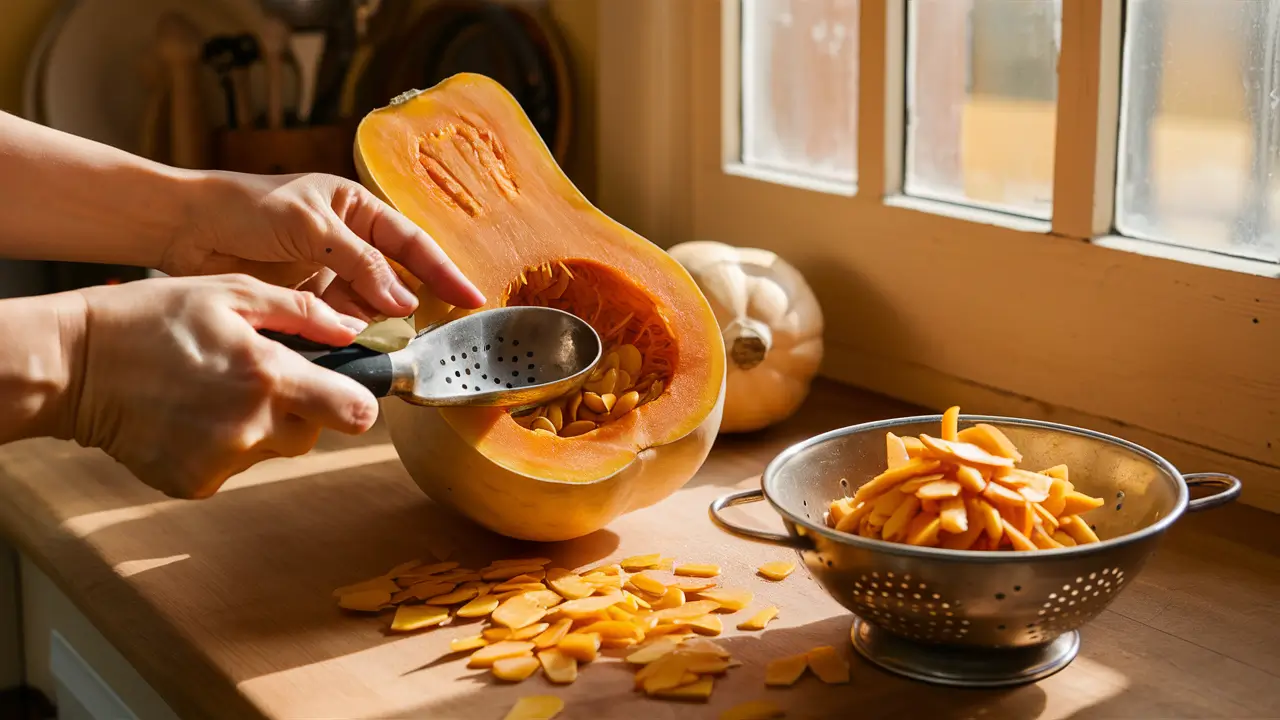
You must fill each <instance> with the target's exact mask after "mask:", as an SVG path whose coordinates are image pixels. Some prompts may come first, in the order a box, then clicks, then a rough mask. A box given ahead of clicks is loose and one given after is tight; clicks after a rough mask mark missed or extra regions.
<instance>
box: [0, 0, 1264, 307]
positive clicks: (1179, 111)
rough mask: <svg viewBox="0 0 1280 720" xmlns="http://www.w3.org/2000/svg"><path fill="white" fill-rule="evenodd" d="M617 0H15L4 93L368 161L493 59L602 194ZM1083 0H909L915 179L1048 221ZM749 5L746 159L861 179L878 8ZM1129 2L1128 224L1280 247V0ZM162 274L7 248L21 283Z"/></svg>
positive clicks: (51, 114) (242, 163) (235, 157)
mask: <svg viewBox="0 0 1280 720" xmlns="http://www.w3.org/2000/svg"><path fill="white" fill-rule="evenodd" d="M605 1H609V2H645V1H646V0H503V1H502V2H491V1H489V0H3V8H4V9H3V21H0V108H2V109H4V110H7V111H9V112H13V113H16V114H20V115H23V116H25V117H28V118H32V119H35V120H38V121H40V122H43V123H45V124H48V125H51V126H53V127H56V128H59V129H64V130H68V131H70V132H74V133H77V134H80V135H84V136H87V137H90V138H94V139H96V140H101V141H103V142H107V143H110V144H113V145H117V146H119V147H122V148H125V149H128V150H130V151H133V152H137V153H140V154H143V155H148V156H150V157H153V158H156V159H159V160H162V161H165V162H169V163H172V164H176V165H184V166H188V167H214V168H223V169H232V170H245V171H254V172H302V171H325V172H336V173H339V174H344V175H348V176H350V175H352V173H353V170H352V168H351V166H350V165H351V137H352V133H353V130H354V125H355V123H356V122H358V120H359V118H360V117H361V116H362V115H363V114H364V113H365V112H367V111H368V110H369V109H372V108H374V107H377V106H380V105H383V104H385V103H386V102H387V101H388V100H390V98H392V97H393V96H394V95H396V94H398V93H399V92H402V91H403V90H406V89H409V88H423V87H428V86H430V85H432V84H433V83H435V82H436V81H438V80H440V79H442V78H444V77H447V76H448V75H450V74H452V73H455V72H458V71H463V70H469V71H476V72H482V73H485V74H487V75H490V76H492V77H494V78H495V79H497V80H499V81H500V82H502V83H503V84H504V85H505V86H506V87H507V88H508V89H509V90H511V92H512V93H513V94H514V95H515V96H516V97H517V99H518V100H519V101H520V102H521V104H522V106H523V107H524V109H525V111H526V112H527V113H528V114H529V115H530V117H531V118H532V119H533V121H534V123H535V125H536V126H537V127H538V129H539V130H540V132H541V133H542V135H543V138H544V139H545V140H546V142H547V144H548V146H549V147H550V148H551V149H552V151H553V153H554V154H555V156H556V157H557V159H558V160H559V161H560V162H561V164H562V165H563V166H564V168H565V169H566V171H567V172H568V174H569V175H570V177H571V178H572V179H573V180H574V181H575V182H576V183H577V184H578V186H579V187H580V188H581V189H582V190H583V192H584V193H586V195H587V196H588V197H589V198H592V199H593V200H594V199H595V191H596V172H597V167H596V158H597V147H596V141H597V133H596V116H597V112H596V111H597V107H596V105H597V99H596V98H597V87H596V70H597V58H596V43H597V40H598V28H597V25H598V13H599V8H600V6H601V5H600V4H601V3H602V2H605ZM688 1H689V2H690V3H694V2H702V1H706V2H711V0H688ZM1062 1H1063V0H1018V1H1017V2H1010V0H912V2H911V7H912V18H913V22H912V23H911V33H912V34H913V39H912V43H914V45H915V46H916V47H920V48H925V49H927V51H921V52H915V53H913V54H912V64H913V68H912V69H911V71H910V72H909V73H908V77H907V127H906V132H907V142H906V147H905V158H904V160H905V163H904V170H905V174H904V178H905V183H904V188H903V190H904V192H905V193H906V194H908V195H913V196H920V197H929V198H934V199H937V200H942V201H945V202H953V203H958V204H961V205H968V206H979V207H988V208H991V209H995V210H999V211H1003V212H1008V213H1012V214H1014V215H1021V216H1029V217H1040V218H1048V217H1049V212H1050V207H1051V197H1052V181H1053V148H1054V136H1055V133H1056V130H1057V129H1056V127H1055V124H1056V119H1057V118H1056V112H1055V106H1056V98H1057V70H1056V68H1057V55H1058V45H1059V37H1060V27H1059V18H1060V17H1061V3H1062ZM1072 1H1074V0H1072ZM1107 1H1110V0H1107ZM744 7H747V9H748V10H749V12H747V13H746V14H745V15H744V17H747V18H751V19H752V22H748V23H744V27H743V42H744V43H745V45H744V47H746V46H748V45H749V46H750V47H753V48H755V51H754V52H753V53H752V54H751V62H752V63H755V64H757V65H759V66H760V67H756V68H755V71H756V72H752V73H749V74H748V75H749V78H748V80H747V81H746V83H745V87H744V95H743V97H744V101H745V102H744V107H743V131H744V138H743V139H744V143H743V148H742V150H743V160H744V162H747V163H749V164H751V165H754V166H759V167H771V168H776V169H778V170H782V171H794V172H801V173H802V174H807V175H818V176H823V177H827V178H829V179H831V180H833V181H836V182H839V183H846V184H848V183H851V182H852V181H853V174H854V167H855V166H856V148H855V147H854V145H855V143H854V140H855V137H856V135H855V133H854V132H853V128H854V118H855V117H856V111H857V109H856V87H857V78H856V57H857V46H856V39H857V23H858V14H859V11H858V3H857V2H856V0H748V6H744ZM1126 8H1127V13H1128V17H1127V18H1126V26H1127V28H1128V32H1127V33H1126V34H1127V36H1128V37H1129V38H1130V42H1129V45H1128V46H1127V48H1126V62H1125V68H1126V70H1125V79H1124V83H1125V91H1124V95H1123V97H1124V100H1123V101H1122V104H1123V108H1122V113H1121V116H1122V118H1123V120H1122V122H1121V137H1120V152H1119V164H1118V168H1117V185H1118V188H1117V194H1116V214H1115V225H1116V230H1117V231H1118V232H1119V233H1120V234H1123V235H1127V236H1129V237H1135V238H1143V239H1148V240H1155V241H1158V242H1163V243H1169V244H1175V245H1188V246H1191V247H1197V248H1201V249H1207V250H1211V251H1215V252H1219V253H1224V254H1228V255H1239V256H1243V257H1250V258H1256V259H1262V260H1268V261H1272V262H1274V261H1275V260H1276V259H1277V258H1280V233H1277V232H1276V230H1275V228H1276V227H1277V224H1278V223H1280V202H1274V201H1273V198H1274V197H1276V196H1277V193H1280V178H1277V177H1276V173H1275V172H1274V169H1275V161H1276V158H1277V155H1278V154H1280V133H1278V132H1277V124H1276V122H1275V118H1276V117H1277V116H1276V113H1275V108H1276V107H1277V105H1280V90H1278V89H1277V88H1278V87H1280V79H1278V78H1277V67H1280V3H1277V2H1226V1H1225V0H1178V1H1177V2H1166V1H1164V0H1132V1H1131V2H1129V3H1127V4H1126ZM1192 40H1193V41H1192ZM816 45H823V46H824V47H825V46H830V47H831V48H835V50H832V51H831V52H828V53H826V54H821V53H817V54H815V53H814V52H812V49H813V48H814V47H815V46H816ZM811 95H812V96H815V97H822V98H823V99H824V100H823V101H822V102H820V103H819V105H818V106H817V107H821V108H823V111H821V112H815V111H813V108H814V107H815V105H813V104H812V103H810V102H806V100H805V99H806V98H807V97H810V96H811ZM623 156H625V153H623V154H622V155H620V157H623ZM606 210H609V208H606ZM142 275H143V271H141V270H139V269H136V268H121V267H105V266H93V265H81V264H75V263H18V262H4V261H0V297H2V296H15V295H27V294H33V293H40V292H51V291H58V290H64V289H69V288H73V287H79V286H83V285H88V284H96V283H102V282H115V281H127V280H129V279H132V278H136V277H141V276H142Z"/></svg>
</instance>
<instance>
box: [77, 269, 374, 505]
mask: <svg viewBox="0 0 1280 720" xmlns="http://www.w3.org/2000/svg"><path fill="white" fill-rule="evenodd" d="M79 292H80V293H82V294H83V296H84V299H85V304H86V310H85V320H84V329H83V331H82V332H81V333H80V338H79V340H78V342H77V343H75V345H76V347H75V349H74V350H73V352H74V353H76V354H77V355H78V357H79V363H80V368H81V370H80V372H79V375H80V380H79V382H77V383H75V387H74V388H73V390H72V393H71V398H70V403H69V404H70V407H71V408H72V410H71V411H70V412H72V413H73V425H74V438H75V440H76V441H77V442H79V443H80V444H81V445H84V446H86V447H97V448H101V449H102V450H103V451H105V452H106V453H107V454H108V455H110V456H111V457H113V458H115V459H116V460H117V461H119V462H120V463H122V464H123V465H124V466H125V467H127V468H128V469H129V470H130V471H132V472H133V474H134V475H136V476H137V477H138V479H140V480H142V481H143V482H144V483H146V484H148V485H150V486H151V487H154V488H156V489H157V490H160V491H162V492H164V493H165V494H166V495H169V496H171V497H178V498H201V497H207V496H209V495H212V494H213V493H214V492H215V491H217V489H218V488H219V487H220V486H221V485H222V483H223V482H224V481H226V479H227V478H229V477H231V476H232V475H235V474H236V473H239V472H241V471H243V470H245V469H247V468H248V467H250V466H251V465H253V464H255V463H257V462H259V461H261V460H265V459H267V458H271V457H277V456H286V457H288V456H296V455H301V454H303V453H305V452H307V451H308V450H310V449H311V447H312V446H313V445H314V444H315V442H316V438H317V437H318V435H319V433H320V429H321V428H322V427H327V428H332V429H335V430H339V431H342V432H346V433H359V432H363V431H365V430H367V429H368V428H369V427H370V425H372V424H373V422H374V420H375V419H376V418H377V414H378V406H377V401H376V400H375V399H374V397H373V395H372V394H370V393H369V391H367V390H365V389H364V388H362V387H360V385H358V384H357V383H356V382H355V381H353V380H351V379H349V378H346V377H344V376H342V375H339V374H338V373H335V372H331V371H329V370H325V369H323V368H321V367H319V366H316V365H313V364H311V363H310V362H308V361H307V360H306V359H304V358H303V357H302V356H301V355H298V354H297V353H294V352H292V351H290V350H288V349H286V348H285V347H284V346H283V345H281V344H279V343H276V342H274V341H271V340H268V339H266V338H264V337H262V336H261V335H259V334H258V333H257V330H258V329H264V328H265V329H270V330H277V331H280V332H286V333H291V334H296V335H301V336H303V337H305V338H308V339H310V340H313V341H316V342H321V343H325V344H329V345H334V346H345V345H348V344H350V343H351V342H352V341H353V340H354V339H355V336H356V335H357V334H358V333H359V332H360V330H361V329H363V326H364V323H363V322H361V321H360V320H357V319H355V318H351V317H344V316H342V315H340V314H338V313H337V312H335V311H334V310H333V309H332V308H330V307H329V306H328V305H326V304H325V303H324V302H322V301H320V300H319V299H317V298H316V297H315V296H314V295H312V294H310V293H306V292H299V291H295V290H290V289H285V288H280V287H276V286H273V285H269V284H267V283H264V282H261V281H258V280H255V279H254V278H251V277H247V276H244V275H225V276H214V277H201V278H167V279H155V280H142V281H138V282H133V283H128V284H125V285H120V286H115V287H92V288H87V289H85V290H81V291H79Z"/></svg>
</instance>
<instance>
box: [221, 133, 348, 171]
mask: <svg viewBox="0 0 1280 720" xmlns="http://www.w3.org/2000/svg"><path fill="white" fill-rule="evenodd" d="M355 137H356V123H355V122H346V123H340V124H335V125H317V126H311V127H299V128H286V129H283V130H267V129H257V128H237V129H227V128H224V129H222V130H219V131H218V132H217V136H216V138H215V142H214V166H213V167H214V169H217V170H231V171H234V172H244V173H258V174H263V175H281V174H293V173H313V172H314V173H329V174H331V175H339V176H341V177H345V178H348V179H351V180H356V179H357V178H356V168H355V160H354V159H353V151H352V145H353V143H354V142H355Z"/></svg>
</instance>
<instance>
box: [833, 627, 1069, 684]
mask: <svg viewBox="0 0 1280 720" xmlns="http://www.w3.org/2000/svg"><path fill="white" fill-rule="evenodd" d="M849 635H850V638H851V639H852V640H853V646H854V648H856V649H857V651H858V653H859V654H861V655H862V657H864V658H866V659H867V660H868V661H870V662H871V663H872V664H874V665H877V666H879V667H881V668H883V669H884V670H887V671H889V672H891V673H894V674H896V675H902V676H904V677H909V678H912V679H913V680H920V681H923V682H927V683H932V684H934V685H947V686H950V687H966V688H999V687H1011V686H1014V685H1024V684H1026V683H1032V682H1036V681H1038V680H1043V679H1045V678H1047V677H1049V676H1050V675H1052V674H1054V673H1056V672H1058V671H1059V670H1061V669H1062V668H1064V667H1066V666H1067V665H1070V664H1071V661H1072V660H1074V659H1075V657H1076V654H1077V653H1079V652H1080V633H1079V632H1077V631H1075V630H1072V631H1071V632H1067V633H1063V634H1062V635H1059V636H1058V637H1056V638H1054V639H1053V640H1051V641H1050V642H1048V643H1046V644H1044V645H1039V646H1036V647H1028V648H1010V649H1008V650H986V649H981V648H954V647H939V646H937V645H927V644H924V643H917V642H912V641H910V640H906V639H903V638H901V637H898V636H897V635H893V634H892V633H888V632H885V631H884V630H881V629H880V628H877V627H876V626H874V625H872V624H871V623H867V622H863V621H862V619H861V618H857V617H855V618H854V620H853V629H852V630H851V631H850V633H849Z"/></svg>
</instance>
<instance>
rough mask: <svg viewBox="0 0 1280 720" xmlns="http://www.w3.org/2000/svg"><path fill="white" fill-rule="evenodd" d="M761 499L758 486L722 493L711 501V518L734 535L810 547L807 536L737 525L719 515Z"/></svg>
mask: <svg viewBox="0 0 1280 720" xmlns="http://www.w3.org/2000/svg"><path fill="white" fill-rule="evenodd" d="M763 499H764V491H763V490H760V489H758V488H757V489H755V490H740V491H738V492H735V493H729V494H728V495H722V496H720V497H718V498H716V499H715V500H714V501H712V503H711V519H712V520H713V521H715V524H717V525H719V526H720V527H722V528H724V529H725V530H727V531H729V532H731V533H733V534H734V535H737V536H739V537H744V538H747V539H749V540H760V541H762V542H767V543H769V544H770V545H782V546H785V547H790V548H795V549H797V550H809V549H812V548H813V543H812V542H810V541H809V540H808V539H807V538H803V537H796V536H793V535H784V534H783V533H776V532H770V531H768V530H757V529H756V528H749V527H743V526H742V525H737V524H734V523H732V522H730V521H729V520H726V519H725V518H724V516H723V515H721V513H722V512H724V509H725V508H727V507H733V506H734V505H746V504H747V503H754V502H760V501H761V500H763Z"/></svg>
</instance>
